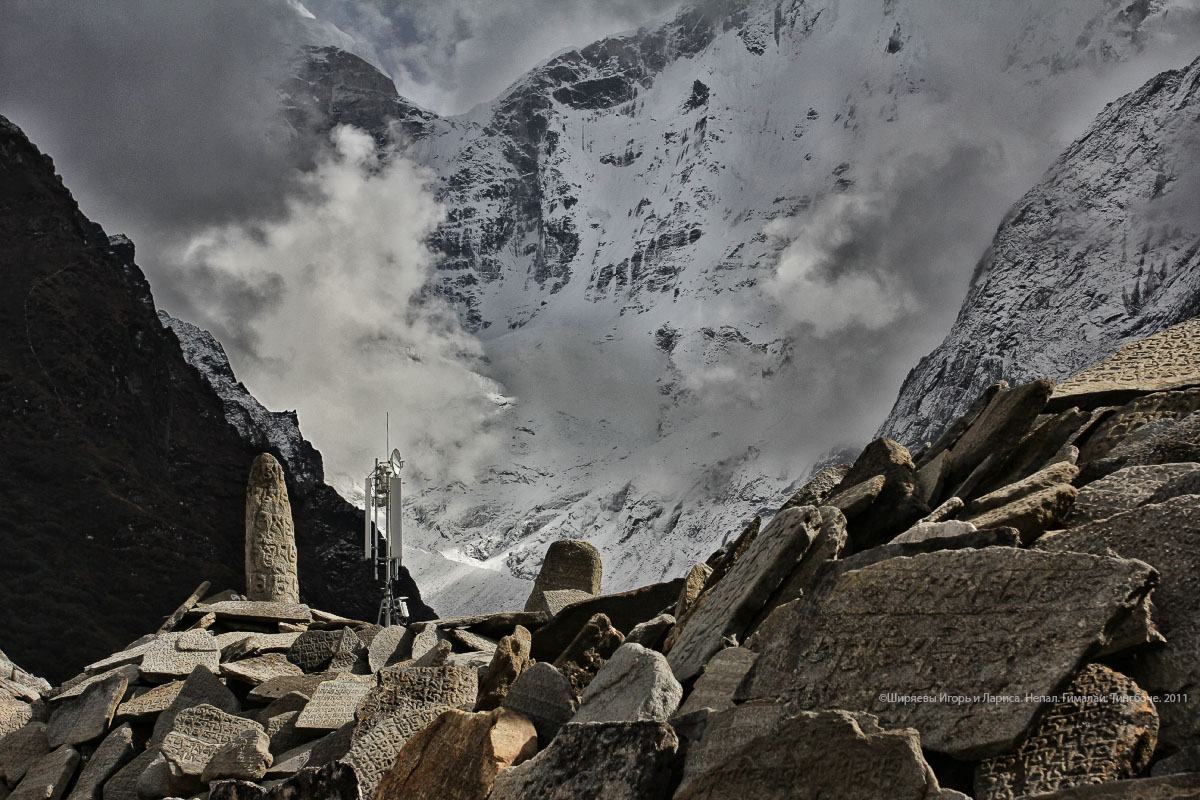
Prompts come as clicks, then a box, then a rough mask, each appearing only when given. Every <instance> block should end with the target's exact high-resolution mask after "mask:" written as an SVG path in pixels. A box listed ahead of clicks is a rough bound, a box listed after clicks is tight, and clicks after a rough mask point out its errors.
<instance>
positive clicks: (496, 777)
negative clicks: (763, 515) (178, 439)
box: [0, 324, 1200, 800]
mask: <svg viewBox="0 0 1200 800" xmlns="http://www.w3.org/2000/svg"><path fill="white" fill-rule="evenodd" d="M1181 349H1182V350H1183V351H1184V352H1188V353H1191V352H1197V351H1200V326H1198V325H1194V324H1184V325H1180V326H1176V327H1174V328H1171V329H1168V330H1167V331H1165V332H1163V333H1161V334H1158V335H1156V336H1154V337H1151V338H1149V339H1147V340H1144V341H1141V342H1138V343H1136V345H1131V346H1128V347H1126V348H1124V349H1123V350H1122V351H1121V352H1120V353H1118V354H1117V355H1116V356H1114V357H1113V358H1111V359H1108V360H1106V361H1105V362H1103V363H1101V364H1098V365H1096V366H1094V367H1092V368H1090V369H1088V370H1086V371H1085V372H1083V373H1081V374H1080V375H1077V376H1075V377H1074V378H1072V379H1071V380H1069V381H1066V382H1065V383H1063V384H1061V385H1059V386H1055V384H1054V383H1053V382H1052V381H1049V380H1047V379H1039V380H1037V381H1032V382H1030V383H1027V384H1023V385H1020V386H1016V387H1009V386H1007V385H1005V384H1000V385H996V386H991V387H988V388H987V389H986V390H985V391H984V392H983V393H981V395H980V397H979V398H977V401H976V402H975V403H973V404H972V407H971V408H970V409H969V410H968V412H967V413H966V414H965V415H964V416H962V417H961V418H959V419H958V420H956V421H955V423H954V424H953V425H951V426H950V429H949V430H948V432H947V433H946V435H944V436H942V437H941V438H940V439H939V441H938V442H936V443H934V444H933V445H931V446H930V447H927V448H923V449H922V450H920V451H917V452H914V453H910V452H909V451H908V450H907V449H906V448H905V447H904V446H903V445H901V444H899V443H897V442H895V441H893V440H890V439H881V440H878V441H876V442H873V443H871V444H870V445H868V446H867V447H866V448H865V449H864V450H863V451H862V452H861V453H860V454H858V456H857V457H856V458H855V459H854V461H853V463H852V464H843V465H837V466H832V467H830V468H829V469H827V470H826V471H825V472H824V473H822V474H821V475H818V476H817V477H816V478H814V479H813V480H812V481H811V482H810V483H809V484H808V485H806V486H804V487H803V488H802V489H801V490H800V491H798V492H797V493H796V494H795V495H794V496H793V497H791V498H787V499H784V498H781V504H782V506H783V508H782V509H781V510H780V511H779V512H778V513H777V514H776V515H775V517H774V519H773V520H772V521H771V523H770V524H768V525H766V526H758V525H751V526H749V527H747V529H746V531H745V532H744V533H743V534H742V535H741V536H740V537H739V538H738V539H737V540H736V542H734V543H732V544H731V545H730V546H728V547H724V548H721V549H720V550H717V551H716V552H714V553H712V554H711V555H710V556H709V557H708V558H707V559H706V560H705V562H703V566H699V565H698V568H697V569H696V570H694V571H693V574H691V575H689V580H686V581H685V580H683V579H679V580H675V581H671V582H668V583H663V584H653V585H650V586H644V587H641V588H639V589H635V590H631V591H626V592H617V593H609V594H596V595H593V594H591V593H590V592H586V591H581V590H578V589H576V590H574V591H576V592H579V594H582V595H583V597H582V598H581V599H578V600H577V601H575V602H573V603H569V604H567V605H565V606H563V607H554V606H553V605H552V604H543V605H545V606H546V608H547V609H548V610H538V611H527V612H511V611H509V612H497V613H489V614H480V615H475V616H470V617H457V618H451V619H438V620H432V621H427V622H411V623H409V624H407V625H396V626H391V627H387V628H381V627H380V626H378V625H372V624H370V623H368V622H364V621H362V620H357V619H348V618H344V617H340V616H337V615H333V614H329V613H327V612H323V611H320V610H318V609H315V608H312V607H310V606H308V605H303V604H295V603H286V602H254V601H247V600H241V599H230V595H231V594H232V593H231V592H229V591H227V590H226V591H221V592H216V593H211V592H210V588H211V587H210V586H209V584H208V583H207V582H206V583H204V584H202V585H201V586H200V587H199V588H198V589H197V590H196V591H195V592H193V593H192V595H191V596H189V597H188V598H187V599H186V600H185V601H184V603H183V604H182V605H181V606H179V608H178V609H177V610H176V611H175V613H173V614H172V615H171V616H170V617H169V618H168V619H167V621H166V622H165V623H164V624H163V625H161V626H159V627H158V629H157V631H156V632H154V633H150V634H148V635H146V636H143V637H142V638H140V639H138V640H136V641H134V642H133V643H131V644H130V645H128V646H127V647H126V648H124V649H123V650H121V651H120V652H117V653H114V654H113V655H111V656H109V657H107V658H103V659H100V660H99V661H96V662H94V663H92V664H88V665H87V666H85V667H83V670H82V672H81V673H80V674H79V675H78V676H77V677H75V678H73V679H71V680H70V681H67V682H66V683H64V684H62V685H60V686H58V687H55V688H54V689H48V687H46V686H44V685H35V684H33V683H31V682H30V680H29V679H28V677H27V676H24V679H23V680H20V682H17V683H13V684H12V686H11V687H10V686H9V684H8V683H5V682H0V689H5V690H10V694H11V693H12V691H15V692H16V693H17V694H18V695H20V696H21V697H23V698H24V699H23V700H16V701H14V700H10V701H7V707H8V708H9V709H11V710H12V711H13V712H14V713H10V720H15V722H12V723H11V724H10V725H9V726H8V727H9V731H8V732H7V735H4V734H3V733H0V793H4V794H7V795H8V798H9V800H13V799H14V798H15V800H26V798H30V799H32V798H41V800H46V798H50V800H58V799H59V798H62V797H64V796H67V795H66V792H68V791H71V792H72V793H71V795H70V796H69V797H68V800H72V799H76V800H84V798H95V797H97V796H98V795H97V792H99V793H100V795H99V796H103V797H104V798H106V800H125V799H126V798H128V799H129V800H132V798H134V797H137V798H140V800H158V799H159V798H165V797H182V796H195V795H203V794H204V793H205V792H207V793H208V794H207V796H208V798H209V800H342V799H343V798H344V799H345V800H356V799H357V800H399V798H406V797H438V798H445V799H446V800H526V798H554V799H557V798H562V800H566V799H567V798H580V797H587V798H591V797H603V798H607V799H609V800H699V799H700V798H713V799H715V798H730V797H737V798H755V800H817V799H818V798H829V797H836V798H839V800H962V799H963V798H974V800H1017V798H1029V799H1030V800H1032V798H1038V799H1039V800H1069V799H1070V798H1080V799H1082V798H1114V799H1115V798H1134V797H1136V798H1139V799H1140V800H1181V798H1185V797H1197V796H1200V726H1198V725H1197V724H1196V720H1197V719H1198V712H1200V698H1197V697H1195V695H1194V692H1193V691H1192V688H1193V687H1194V686H1195V685H1196V682H1197V681H1198V680H1200V674H1198V668H1197V664H1198V663H1200V659H1198V652H1197V642H1200V635H1198V634H1200V600H1198V599H1197V598H1200V591H1198V588H1200V587H1198V583H1200V579H1198V578H1197V577H1196V576H1197V575H1200V494H1197V492H1200V366H1198V364H1200V362H1198V361H1197V360H1195V359H1188V358H1184V359H1180V358H1175V357H1174V356H1176V355H1178V353H1179V352H1180V350H1181ZM1182 459H1187V460H1182ZM252 488H253V487H252ZM889 512H890V513H889ZM916 513H924V516H922V517H920V518H914V514H916ZM253 533H254V532H253V531H252V532H251V534H253ZM255 541H257V539H256V537H255V536H254V535H251V536H250V537H248V539H247V542H248V544H249V545H250V546H251V547H252V548H253V547H254V542H255ZM578 544H579V543H577V542H570V541H566V542H564V543H563V544H562V545H560V546H558V547H556V548H555V550H556V555H555V557H554V558H548V559H547V560H546V568H545V570H544V572H543V574H542V575H540V576H539V586H541V587H543V589H544V590H545V592H546V594H553V593H554V592H555V591H561V590H556V589H554V588H552V587H554V586H556V585H559V584H560V583H563V582H564V579H567V582H571V583H573V584H576V585H577V584H578V583H579V578H580V577H581V576H583V577H588V578H589V583H588V585H589V586H596V587H597V589H598V584H599V574H600V572H601V565H600V564H599V563H598V562H597V560H596V558H595V554H594V553H593V552H591V551H590V550H588V549H586V548H581V547H579V546H578ZM591 579H594V581H593V580H591ZM676 615H678V616H676ZM535 659H536V661H535ZM2 667H3V664H2V663H0V668H2ZM18 677H21V676H18ZM13 687H15V689H14V688H13ZM3 698H4V695H3V694H2V693H0V711H3V710H4V708H5V705H4V704H3ZM0 719H2V718H0ZM0 730H2V729H0Z"/></svg>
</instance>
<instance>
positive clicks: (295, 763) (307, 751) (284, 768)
mask: <svg viewBox="0 0 1200 800" xmlns="http://www.w3.org/2000/svg"><path fill="white" fill-rule="evenodd" d="M316 746H317V742H315V741H314V742H305V743H303V744H300V745H297V746H296V747H294V748H292V749H291V750H287V751H285V752H282V753H280V754H279V755H277V756H275V760H274V761H273V762H272V763H271V766H270V767H268V768H267V772H266V775H265V776H264V777H265V778H266V779H267V780H271V779H273V778H286V777H289V776H292V775H295V774H296V773H297V772H299V771H300V770H302V769H304V768H305V767H306V766H307V765H308V762H309V761H310V760H312V753H313V749H314V748H315V747H316Z"/></svg>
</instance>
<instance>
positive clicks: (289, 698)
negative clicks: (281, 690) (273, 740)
mask: <svg viewBox="0 0 1200 800" xmlns="http://www.w3.org/2000/svg"><path fill="white" fill-rule="evenodd" d="M368 680H369V679H368ZM309 699H310V697H309V695H306V694H304V693H303V692H288V693H287V694H285V695H284V696H283V697H281V698H279V699H278V700H272V701H271V702H270V703H268V704H267V706H266V708H261V709H259V710H258V711H256V712H254V713H253V714H247V715H245V716H249V717H250V718H252V719H254V720H255V721H256V722H258V723H259V724H260V725H262V726H263V727H264V728H265V727H266V726H267V720H269V719H271V718H272V717H277V716H279V715H280V714H288V713H291V712H293V711H297V712H298V711H303V710H304V707H305V706H307V705H308V701H309Z"/></svg>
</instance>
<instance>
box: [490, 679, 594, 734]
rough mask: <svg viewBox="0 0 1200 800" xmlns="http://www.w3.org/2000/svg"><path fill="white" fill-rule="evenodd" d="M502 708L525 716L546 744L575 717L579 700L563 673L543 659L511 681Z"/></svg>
mask: <svg viewBox="0 0 1200 800" xmlns="http://www.w3.org/2000/svg"><path fill="white" fill-rule="evenodd" d="M502 705H503V707H504V708H507V709H509V710H510V711H516V712H517V713H519V714H521V715H522V716H525V717H528V718H529V721H530V722H532V723H533V726H534V728H535V729H537V732H538V742H539V743H540V744H541V745H542V746H543V747H545V746H546V745H547V744H549V743H550V740H551V739H553V738H554V736H555V734H557V733H558V731H559V729H560V728H561V727H562V726H563V725H565V724H566V723H567V722H569V721H570V720H571V717H573V716H575V711H576V709H577V708H578V706H579V700H578V698H576V696H575V692H574V691H573V690H572V689H571V683H570V681H568V680H567V678H566V676H565V675H563V674H562V673H561V672H559V671H558V670H557V669H555V668H554V666H553V665H551V664H547V663H545V662H544V661H543V662H539V663H537V664H533V665H531V666H529V668H528V669H526V670H524V671H523V672H522V673H521V675H520V676H519V677H518V678H517V679H516V681H514V682H513V685H512V686H511V687H510V688H509V690H508V693H507V694H506V695H505V697H504V702H503V703H502Z"/></svg>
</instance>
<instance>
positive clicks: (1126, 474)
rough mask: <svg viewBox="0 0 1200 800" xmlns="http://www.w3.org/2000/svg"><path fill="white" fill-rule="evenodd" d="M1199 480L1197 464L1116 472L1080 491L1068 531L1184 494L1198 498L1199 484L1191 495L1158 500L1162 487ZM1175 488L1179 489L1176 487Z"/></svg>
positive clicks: (1069, 518)
mask: <svg viewBox="0 0 1200 800" xmlns="http://www.w3.org/2000/svg"><path fill="white" fill-rule="evenodd" d="M1193 475H1194V476H1195V478H1196V479H1200V464H1196V463H1185V464H1153V465H1150V466H1134V467H1125V468H1124V469H1119V470H1117V471H1116V472H1113V473H1112V474H1110V475H1106V476H1105V477H1103V478H1101V479H1100V480H1097V481H1092V482H1091V483H1089V484H1087V485H1086V486H1084V487H1082V488H1081V489H1080V490H1079V496H1078V497H1076V498H1075V506H1074V507H1073V508H1072V509H1071V513H1070V515H1069V516H1068V517H1067V519H1066V521H1065V522H1066V526H1067V527H1068V528H1075V527H1078V526H1080V525H1083V524H1086V523H1088V522H1094V521H1096V520H1100V519H1107V518H1109V517H1111V516H1114V515H1116V514H1120V513H1122V512H1125V511H1130V510H1132V509H1134V508H1137V507H1138V506H1142V505H1147V504H1149V503H1161V502H1163V501H1164V500H1168V499H1170V498H1171V497H1179V496H1180V495H1183V494H1200V481H1197V482H1196V486H1195V489H1194V491H1190V492H1189V491H1177V492H1175V493H1173V494H1170V495H1169V496H1165V497H1163V496H1157V495H1156V493H1157V492H1158V491H1159V490H1160V489H1162V488H1163V487H1165V486H1168V485H1170V484H1172V483H1174V482H1175V480H1176V479H1177V478H1181V477H1183V476H1193ZM1174 488H1177V489H1178V488H1182V487H1181V486H1180V484H1178V483H1176V484H1175V487H1174Z"/></svg>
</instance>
